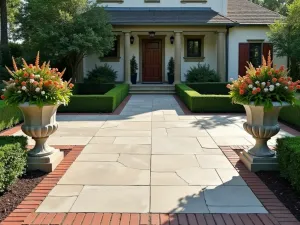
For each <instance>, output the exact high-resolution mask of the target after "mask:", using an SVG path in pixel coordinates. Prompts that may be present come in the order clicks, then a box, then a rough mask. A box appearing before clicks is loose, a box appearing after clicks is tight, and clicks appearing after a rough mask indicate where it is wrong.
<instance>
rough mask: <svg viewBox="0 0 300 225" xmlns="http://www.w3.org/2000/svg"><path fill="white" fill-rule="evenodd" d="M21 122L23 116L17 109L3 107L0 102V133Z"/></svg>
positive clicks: (2, 103)
mask: <svg viewBox="0 0 300 225" xmlns="http://www.w3.org/2000/svg"><path fill="white" fill-rule="evenodd" d="M22 121H23V115H22V112H21V111H20V109H18V108H17V107H11V106H7V105H5V103H4V101H0V131H2V130H5V129H7V128H10V127H13V126H14V125H16V124H18V123H20V122H22Z"/></svg>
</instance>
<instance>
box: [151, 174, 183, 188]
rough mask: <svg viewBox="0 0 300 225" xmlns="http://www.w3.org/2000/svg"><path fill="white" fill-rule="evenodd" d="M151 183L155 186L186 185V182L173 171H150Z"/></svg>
mask: <svg viewBox="0 0 300 225" xmlns="http://www.w3.org/2000/svg"><path fill="white" fill-rule="evenodd" d="M151 185H156V186H168V185H170V186H181V185H184V186H187V185H188V183H187V182H186V181H184V180H183V179H182V178H180V177H179V176H178V175H177V174H176V173H175V172H151Z"/></svg>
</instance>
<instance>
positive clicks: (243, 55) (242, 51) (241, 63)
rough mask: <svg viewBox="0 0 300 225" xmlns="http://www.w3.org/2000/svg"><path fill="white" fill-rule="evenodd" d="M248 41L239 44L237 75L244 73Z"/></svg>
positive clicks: (247, 57) (247, 56)
mask: <svg viewBox="0 0 300 225" xmlns="http://www.w3.org/2000/svg"><path fill="white" fill-rule="evenodd" d="M249 45H250V44H249V43H240V44H239V75H240V76H244V75H246V68H245V67H246V66H247V62H248V61H249Z"/></svg>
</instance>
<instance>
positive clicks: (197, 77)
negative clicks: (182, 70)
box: [185, 63, 220, 83]
mask: <svg viewBox="0 0 300 225" xmlns="http://www.w3.org/2000/svg"><path fill="white" fill-rule="evenodd" d="M185 77H186V82H188V83H197V82H218V81H220V77H219V75H218V74H217V72H216V71H215V70H213V69H211V68H210V66H209V65H208V64H203V65H202V64H200V63H198V65H197V66H192V67H191V68H190V69H189V70H188V71H187V73H186V74H185Z"/></svg>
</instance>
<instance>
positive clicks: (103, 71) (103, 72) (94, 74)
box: [85, 63, 117, 84]
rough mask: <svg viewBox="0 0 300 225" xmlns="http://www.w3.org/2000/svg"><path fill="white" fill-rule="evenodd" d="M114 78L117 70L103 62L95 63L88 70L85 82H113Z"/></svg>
mask: <svg viewBox="0 0 300 225" xmlns="http://www.w3.org/2000/svg"><path fill="white" fill-rule="evenodd" d="M116 79H117V71H115V70H114V69H113V68H112V67H111V66H109V65H108V64H106V63H105V64H104V65H103V66H97V65H96V66H95V68H94V69H93V70H91V71H89V72H88V74H87V78H86V79H85V82H86V83H92V84H107V83H115V81H116Z"/></svg>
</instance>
